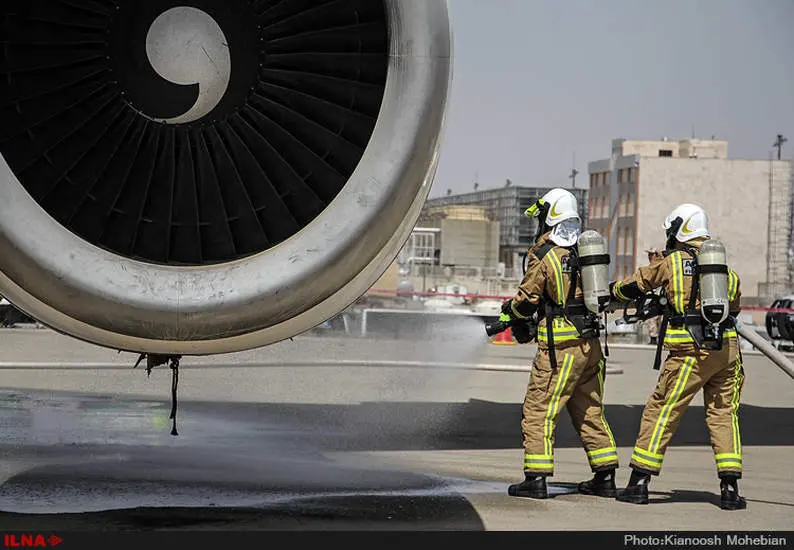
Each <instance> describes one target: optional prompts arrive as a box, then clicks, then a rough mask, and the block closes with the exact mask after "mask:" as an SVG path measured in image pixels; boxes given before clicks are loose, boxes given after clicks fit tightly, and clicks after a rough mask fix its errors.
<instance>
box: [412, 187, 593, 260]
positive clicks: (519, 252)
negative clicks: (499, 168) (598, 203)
mask: <svg viewBox="0 0 794 550" xmlns="http://www.w3.org/2000/svg"><path fill="white" fill-rule="evenodd" d="M549 189H550V188H549V187H526V186H516V185H512V184H511V183H510V182H509V181H508V184H507V185H505V186H504V187H499V188H494V189H483V190H479V191H474V192H472V193H462V194H459V195H451V194H450V195H447V196H444V197H436V198H431V199H428V200H427V201H426V203H425V206H424V208H423V210H422V213H421V215H420V218H419V223H418V224H417V226H425V225H427V223H426V222H430V221H431V220H434V219H438V218H439V217H441V216H444V212H445V210H447V209H449V208H450V207H458V206H476V207H480V208H482V209H483V210H484V212H485V214H486V215H487V216H488V218H489V219H491V220H493V221H495V222H498V223H499V256H498V258H499V259H498V262H500V263H502V264H504V269H505V271H506V273H508V274H510V273H513V272H514V271H516V270H518V269H520V268H521V265H522V262H523V258H524V256H525V255H526V251H527V249H528V248H529V247H530V246H531V244H532V242H533V238H534V236H535V231H536V229H537V225H536V224H537V220H535V219H534V218H527V217H526V216H524V211H525V210H526V209H527V208H529V207H530V206H532V204H533V203H534V202H535V201H536V200H538V199H539V198H540V197H542V196H543V195H544V194H545V193H547V192H548V191H549ZM569 191H571V193H573V194H574V195H575V196H576V198H577V200H578V201H579V214H580V216H581V217H582V221H583V223H585V224H586V223H587V189H577V188H573V189H569Z"/></svg>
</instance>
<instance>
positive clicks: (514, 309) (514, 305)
mask: <svg viewBox="0 0 794 550" xmlns="http://www.w3.org/2000/svg"><path fill="white" fill-rule="evenodd" d="M510 309H511V310H512V311H513V315H515V316H516V317H518V318H519V319H526V318H527V316H526V315H521V314H520V313H519V312H518V310H517V309H516V302H515V300H512V301H511V302H510Z"/></svg>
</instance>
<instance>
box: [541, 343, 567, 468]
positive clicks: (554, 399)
mask: <svg viewBox="0 0 794 550" xmlns="http://www.w3.org/2000/svg"><path fill="white" fill-rule="evenodd" d="M572 365H573V355H570V354H568V353H566V354H565V355H564V358H563V360H562V369H560V376H559V378H558V379H557V385H556V386H555V387H554V393H552V394H551V400H550V401H549V408H548V409H546V419H545V421H544V422H543V449H544V452H545V453H546V454H547V455H551V454H552V449H553V445H552V443H551V436H552V433H553V432H554V419H555V418H556V417H557V411H558V408H559V405H560V396H561V395H562V392H563V390H564V389H565V385H566V383H567V382H568V375H570V374H571V366H572Z"/></svg>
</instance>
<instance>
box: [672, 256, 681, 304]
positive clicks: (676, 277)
mask: <svg viewBox="0 0 794 550" xmlns="http://www.w3.org/2000/svg"><path fill="white" fill-rule="evenodd" d="M683 263H684V262H683V259H682V257H681V253H680V252H675V253H673V308H674V309H675V310H676V311H677V312H678V313H683V312H684V265H683Z"/></svg>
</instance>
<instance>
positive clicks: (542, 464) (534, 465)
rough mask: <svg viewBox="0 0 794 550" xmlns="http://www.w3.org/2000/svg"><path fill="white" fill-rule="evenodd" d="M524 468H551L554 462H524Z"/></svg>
mask: <svg viewBox="0 0 794 550" xmlns="http://www.w3.org/2000/svg"><path fill="white" fill-rule="evenodd" d="M524 468H525V469H527V470H553V469H554V463H553V462H552V463H546V462H524Z"/></svg>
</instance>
